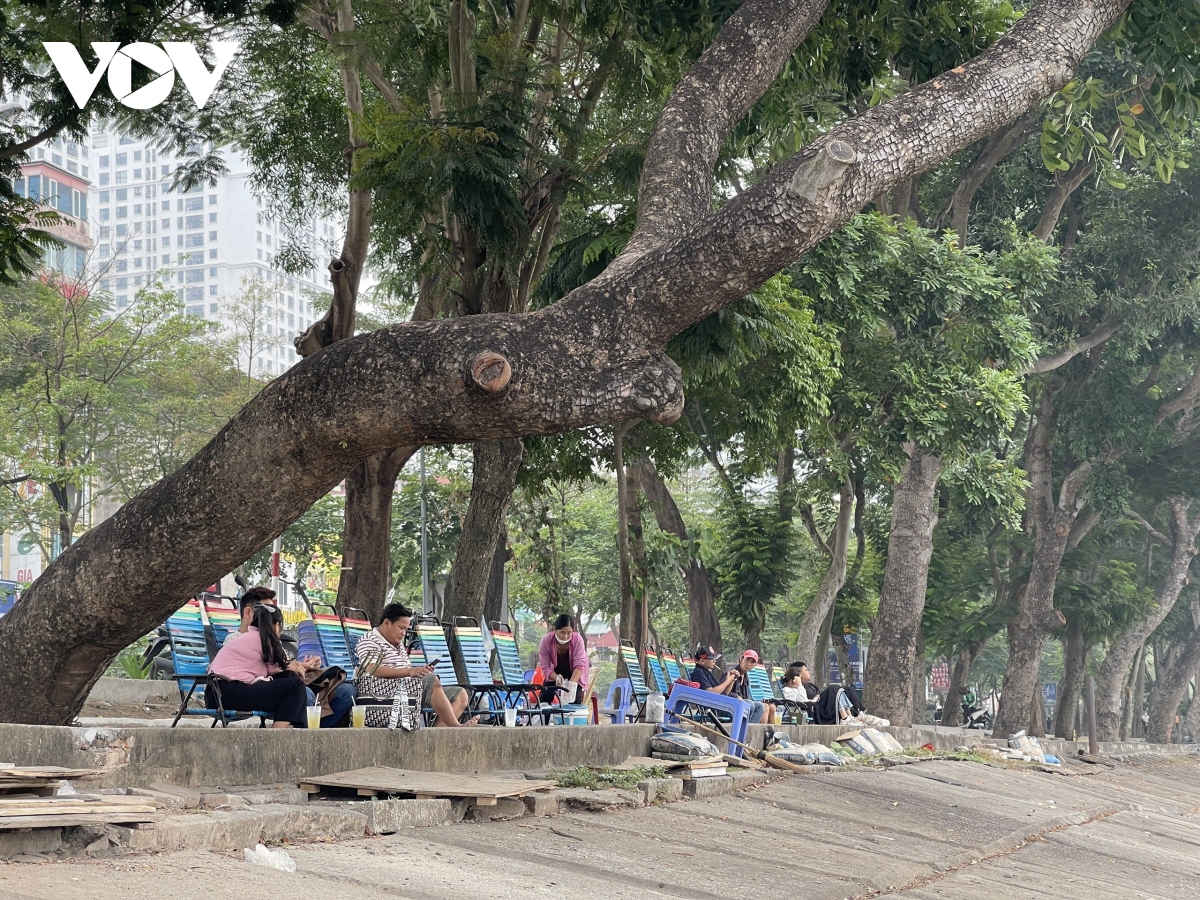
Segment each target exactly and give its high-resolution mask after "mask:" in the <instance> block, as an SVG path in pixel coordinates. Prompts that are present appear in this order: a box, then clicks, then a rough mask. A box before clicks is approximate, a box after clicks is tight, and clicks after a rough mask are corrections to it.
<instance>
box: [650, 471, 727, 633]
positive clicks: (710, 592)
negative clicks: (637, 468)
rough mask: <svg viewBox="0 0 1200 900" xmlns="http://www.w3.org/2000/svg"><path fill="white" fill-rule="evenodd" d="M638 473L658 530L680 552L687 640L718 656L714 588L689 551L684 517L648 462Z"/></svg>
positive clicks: (718, 624)
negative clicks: (714, 652) (670, 539)
mask: <svg viewBox="0 0 1200 900" xmlns="http://www.w3.org/2000/svg"><path fill="white" fill-rule="evenodd" d="M641 470H642V471H641V480H642V491H643V492H644V493H645V495H646V500H647V501H648V502H649V504H650V509H651V511H652V512H653V513H654V519H655V521H656V522H658V527H659V528H660V529H661V530H663V531H664V532H666V533H667V534H669V535H671V536H672V537H674V538H675V539H676V540H677V541H679V546H680V547H681V548H682V550H681V554H680V557H679V559H678V561H677V566H678V568H679V574H680V575H681V576H682V578H683V584H684V587H685V588H686V589H687V598H688V639H689V640H690V641H691V645H692V646H693V647H695V646H698V645H701V644H703V645H705V646H710V647H714V648H715V649H716V650H717V651H718V652H720V650H721V622H720V620H719V619H718V618H717V586H716V585H715V584H714V583H713V580H712V575H710V574H709V571H708V569H707V567H705V565H704V561H703V560H702V559H700V557H699V556H698V555H697V554H696V553H694V552H693V551H692V549H691V548H692V539H691V536H690V535H689V534H688V530H687V525H686V523H685V522H684V521H683V514H682V513H681V512H680V511H679V506H678V505H677V504H676V503H675V498H674V497H673V496H671V492H670V490H669V489H668V488H667V485H666V483H665V482H664V481H663V480H662V476H660V475H659V473H658V469H656V468H655V466H654V463H653V462H652V461H650V460H648V459H647V460H646V461H645V462H644V463H642V466H641Z"/></svg>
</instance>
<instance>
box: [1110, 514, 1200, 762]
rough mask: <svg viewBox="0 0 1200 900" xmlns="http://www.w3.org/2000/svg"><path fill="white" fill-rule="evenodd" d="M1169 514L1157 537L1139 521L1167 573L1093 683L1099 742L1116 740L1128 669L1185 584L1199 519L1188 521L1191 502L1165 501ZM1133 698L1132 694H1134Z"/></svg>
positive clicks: (1154, 530)
mask: <svg viewBox="0 0 1200 900" xmlns="http://www.w3.org/2000/svg"><path fill="white" fill-rule="evenodd" d="M1168 505H1169V507H1170V511H1171V533H1170V535H1169V536H1168V535H1164V534H1161V533H1160V532H1159V531H1158V530H1157V529H1155V528H1154V527H1153V526H1152V525H1151V524H1150V523H1149V522H1147V521H1146V520H1145V519H1142V525H1143V527H1144V528H1145V529H1146V530H1147V531H1148V532H1149V534H1150V537H1151V539H1152V540H1154V541H1155V542H1156V543H1158V544H1161V545H1163V546H1165V547H1167V548H1168V549H1169V550H1170V551H1171V559H1170V561H1169V562H1168V563H1167V570H1166V571H1165V572H1164V573H1163V576H1162V580H1161V581H1160V582H1159V584H1158V588H1157V589H1156V590H1155V592H1154V608H1153V610H1152V611H1151V612H1150V613H1149V614H1147V615H1146V617H1145V618H1144V619H1142V620H1141V621H1139V622H1135V623H1134V624H1133V625H1131V626H1130V627H1129V628H1127V629H1126V630H1125V631H1124V632H1123V633H1122V634H1121V635H1120V636H1119V637H1117V639H1116V640H1115V641H1113V642H1112V644H1111V645H1110V646H1109V648H1108V653H1107V655H1106V656H1105V657H1104V662H1103V663H1101V665H1100V672H1099V677H1097V679H1096V730H1097V732H1098V737H1099V739H1100V740H1102V741H1115V740H1118V738H1119V735H1120V730H1121V696H1122V689H1123V687H1124V685H1125V681H1126V679H1127V678H1128V675H1129V668H1130V666H1131V665H1132V664H1133V661H1134V659H1135V657H1137V655H1138V651H1139V650H1140V649H1141V648H1142V647H1143V646H1145V643H1146V639H1147V638H1148V637H1150V635H1151V634H1153V633H1154V630H1155V629H1156V628H1158V626H1159V625H1161V624H1162V622H1163V620H1164V619H1166V617H1167V615H1168V614H1169V613H1170V612H1171V610H1172V609H1174V607H1175V601H1176V600H1178V599H1179V595H1180V593H1182V591H1183V588H1184V586H1185V585H1186V584H1187V582H1188V570H1189V569H1190V568H1191V565H1192V559H1193V557H1195V555H1196V535H1197V532H1200V516H1197V517H1196V520H1195V521H1194V522H1193V521H1190V520H1189V519H1188V511H1189V509H1190V507H1191V501H1189V500H1185V499H1183V498H1181V497H1174V498H1172V499H1171V500H1169V501H1168ZM1135 696H1136V693H1135Z"/></svg>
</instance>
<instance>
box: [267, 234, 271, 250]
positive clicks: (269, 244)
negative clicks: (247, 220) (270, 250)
mask: <svg viewBox="0 0 1200 900" xmlns="http://www.w3.org/2000/svg"><path fill="white" fill-rule="evenodd" d="M267 246H268V247H270V246H271V236H270V235H269V234H268V235H267Z"/></svg>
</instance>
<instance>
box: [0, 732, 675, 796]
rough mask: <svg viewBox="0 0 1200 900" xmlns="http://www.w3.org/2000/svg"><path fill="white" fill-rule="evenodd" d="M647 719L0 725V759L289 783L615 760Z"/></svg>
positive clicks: (642, 745) (138, 778) (192, 778)
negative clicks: (521, 724) (429, 724)
mask: <svg viewBox="0 0 1200 900" xmlns="http://www.w3.org/2000/svg"><path fill="white" fill-rule="evenodd" d="M653 734H654V727H653V726H651V725H624V726H615V725H598V726H590V727H576V726H553V727H534V728H495V727H488V726H477V727H475V728H471V729H469V730H468V729H450V728H424V729H421V730H420V731H418V732H415V733H412V734H409V733H407V732H403V731H387V730H384V729H374V728H370V729H349V728H346V729H329V730H324V731H306V730H304V729H297V730H290V729H288V730H278V731H275V730H271V729H258V728H228V729H221V728H216V729H201V728H187V729H184V728H178V729H170V728H116V729H102V728H62V727H57V726H46V725H7V724H0V761H3V762H12V763H16V764H17V765H57V766H67V767H71V768H103V769H105V770H106V772H105V775H104V777H103V784H104V785H106V786H111V787H137V786H146V785H149V784H154V783H156V782H164V783H171V784H178V785H186V786H191V787H199V786H206V785H219V786H236V785H255V784H272V783H276V782H294V781H298V780H300V779H302V778H304V777H306V776H315V775H326V774H329V773H331V772H339V771H344V770H347V769H358V768H362V767H364V766H395V767H397V768H403V769H417V770H421V771H439V772H487V771H500V770H506V769H507V770H514V769H515V770H540V769H547V768H570V767H572V766H578V765H614V764H617V763H621V762H624V761H625V760H626V759H627V758H628V757H630V756H647V755H649V752H650V737H651V736H652V735H653Z"/></svg>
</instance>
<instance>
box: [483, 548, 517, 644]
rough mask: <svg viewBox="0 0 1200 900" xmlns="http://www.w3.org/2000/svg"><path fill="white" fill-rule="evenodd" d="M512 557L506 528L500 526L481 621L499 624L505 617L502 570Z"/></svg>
mask: <svg viewBox="0 0 1200 900" xmlns="http://www.w3.org/2000/svg"><path fill="white" fill-rule="evenodd" d="M511 557H512V550H511V549H510V548H509V546H508V527H507V525H506V524H502V525H501V526H500V536H499V540H497V541H496V555H495V556H493V557H492V569H491V573H490V574H489V575H488V584H487V593H486V594H485V595H484V598H483V621H485V622H500V621H504V620H505V619H506V618H507V616H506V613H505V609H504V599H505V598H504V568H505V566H507V565H508V561H509V559H510V558H511Z"/></svg>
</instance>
